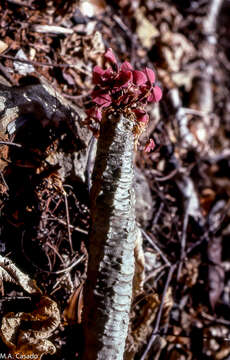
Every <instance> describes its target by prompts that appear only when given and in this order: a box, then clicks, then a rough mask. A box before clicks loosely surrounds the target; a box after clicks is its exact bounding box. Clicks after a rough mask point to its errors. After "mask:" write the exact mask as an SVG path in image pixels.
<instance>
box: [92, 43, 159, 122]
mask: <svg viewBox="0 0 230 360" xmlns="http://www.w3.org/2000/svg"><path fill="white" fill-rule="evenodd" d="M104 60H105V62H107V63H109V65H110V67H109V68H107V69H102V68H101V67H100V66H95V67H94V69H93V82H94V84H95V90H94V91H93V93H92V102H93V104H94V107H93V111H89V112H88V116H89V117H91V118H92V119H94V120H95V121H100V120H101V117H102V115H101V112H102V111H103V112H104V111H106V108H108V107H110V108H111V107H113V108H114V110H121V109H123V110H129V111H132V112H133V113H134V114H135V116H136V120H137V121H138V122H141V123H147V122H148V115H147V114H146V112H145V110H144V106H145V105H146V104H147V103H152V102H158V101H160V99H161V97H162V91H161V89H160V87H159V86H156V85H155V73H154V71H153V70H152V69H149V68H145V70H144V71H140V70H134V69H133V67H132V65H131V64H130V63H129V62H128V61H125V62H124V63H123V64H121V65H120V67H118V63H117V60H116V58H115V55H114V54H113V52H112V50H111V49H108V50H107V51H106V53H105V55H104Z"/></svg>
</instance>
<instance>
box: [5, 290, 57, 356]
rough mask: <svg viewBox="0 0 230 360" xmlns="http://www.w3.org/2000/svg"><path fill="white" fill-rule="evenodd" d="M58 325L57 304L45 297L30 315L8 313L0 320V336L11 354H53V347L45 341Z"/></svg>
mask: <svg viewBox="0 0 230 360" xmlns="http://www.w3.org/2000/svg"><path fill="white" fill-rule="evenodd" d="M59 323H60V313H59V310H58V307H57V304H56V303H55V302H54V301H53V300H51V299H50V298H48V297H46V296H42V297H41V298H40V301H39V303H38V304H37V307H36V309H35V310H34V311H32V312H31V313H17V314H15V313H13V312H11V313H8V314H7V315H5V316H4V317H3V319H2V325H1V330H0V335H1V338H2V340H3V342H4V343H5V344H6V345H7V346H8V347H9V349H10V351H11V354H12V355H14V356H16V354H21V355H24V356H26V355H29V354H36V355H38V356H39V358H41V356H42V355H43V354H54V353H55V351H56V349H55V346H54V345H53V344H52V343H51V342H50V341H49V340H47V338H49V337H50V336H51V335H52V333H53V331H54V330H55V329H56V328H57V327H58V325H59Z"/></svg>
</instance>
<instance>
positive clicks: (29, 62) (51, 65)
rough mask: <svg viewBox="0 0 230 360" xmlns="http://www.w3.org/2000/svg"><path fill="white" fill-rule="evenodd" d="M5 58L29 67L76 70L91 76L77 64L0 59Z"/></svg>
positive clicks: (1, 55) (5, 56)
mask: <svg viewBox="0 0 230 360" xmlns="http://www.w3.org/2000/svg"><path fill="white" fill-rule="evenodd" d="M1 57H2V58H4V59H8V60H12V61H16V62H21V63H24V64H29V65H34V66H47V67H60V68H69V67H72V68H76V69H77V70H78V71H79V72H82V73H83V74H85V75H88V76H90V75H91V74H90V73H88V72H87V71H85V70H83V69H81V68H79V67H78V66H77V65H76V64H75V65H74V64H58V63H55V62H52V63H43V62H39V61H33V60H25V59H20V58H15V57H13V56H10V55H4V54H0V58H1Z"/></svg>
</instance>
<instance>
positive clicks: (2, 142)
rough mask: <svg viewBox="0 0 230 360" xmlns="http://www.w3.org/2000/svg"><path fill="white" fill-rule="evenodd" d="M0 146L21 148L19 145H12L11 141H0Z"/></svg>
mask: <svg viewBox="0 0 230 360" xmlns="http://www.w3.org/2000/svg"><path fill="white" fill-rule="evenodd" d="M0 145H9V146H16V147H19V148H22V145H21V144H17V143H13V142H11V141H0Z"/></svg>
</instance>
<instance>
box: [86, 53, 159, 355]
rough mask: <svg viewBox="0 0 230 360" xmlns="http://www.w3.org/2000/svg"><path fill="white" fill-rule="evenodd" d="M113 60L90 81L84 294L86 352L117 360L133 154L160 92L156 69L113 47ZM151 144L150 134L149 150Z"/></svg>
mask: <svg viewBox="0 0 230 360" xmlns="http://www.w3.org/2000/svg"><path fill="white" fill-rule="evenodd" d="M104 58H105V61H106V62H108V63H109V65H110V67H109V68H106V69H102V68H101V67H99V66H96V67H95V68H94V70H93V81H94V83H95V89H94V91H93V93H92V100H93V104H94V105H93V106H92V107H91V109H90V110H89V111H88V116H89V117H88V121H89V124H91V125H94V124H95V123H96V124H97V125H98V126H99V127H100V131H99V134H98V144H97V154H96V159H95V166H94V170H93V174H92V188H91V194H90V198H91V205H90V207H91V216H92V227H91V232H90V239H89V240H90V242H89V265H88V274H87V281H86V286H85V295H84V329H85V352H84V355H83V359H84V360H112V359H113V360H122V359H123V357H124V349H125V341H126V337H127V332H128V324H129V313H130V306H131V300H132V285H133V275H134V269H135V261H134V246H135V242H136V239H137V236H138V231H139V230H138V227H137V224H136V218H135V193H134V186H133V181H134V171H133V156H134V150H135V142H136V138H137V134H138V131H137V129H138V128H141V129H142V128H143V127H145V125H146V123H147V122H148V115H147V114H146V111H145V108H144V107H145V105H146V104H147V103H150V102H157V101H159V100H160V99H161V96H162V92H161V89H160V88H159V87H158V86H156V85H155V83H154V82H155V74H154V72H153V70H151V69H149V68H146V69H145V70H143V71H139V70H134V69H133V68H132V66H131V65H130V63H128V62H124V63H123V64H121V65H120V66H118V63H117V61H116V59H115V56H114V54H113V52H112V50H111V49H109V50H108V51H107V52H106V53H105V55H104ZM153 148H154V142H153V140H150V141H149V143H148V144H147V145H146V149H145V150H146V151H147V152H148V151H150V150H152V149H153Z"/></svg>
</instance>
